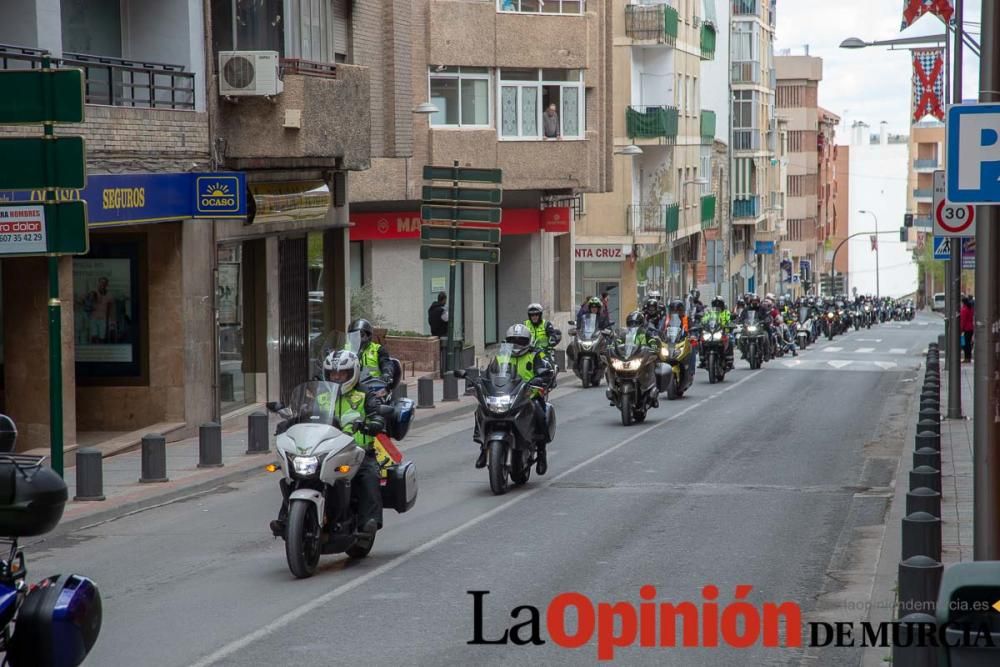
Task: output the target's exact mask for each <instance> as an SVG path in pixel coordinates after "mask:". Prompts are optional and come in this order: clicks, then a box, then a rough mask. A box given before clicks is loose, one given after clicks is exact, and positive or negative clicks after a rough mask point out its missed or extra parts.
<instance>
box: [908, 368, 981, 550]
mask: <svg viewBox="0 0 1000 667" xmlns="http://www.w3.org/2000/svg"><path fill="white" fill-rule="evenodd" d="M973 378H974V374H973V365H972V364H962V414H963V415H965V418H964V419H945V420H944V421H942V422H941V562H942V563H944V566H945V567H948V566H949V565H951V564H953V563H960V562H966V561H971V560H973V557H972V553H973V552H972V539H973V530H972V517H973V512H972V500H973V472H972V464H973V454H972V428H973V426H972V415H973V410H974V406H975V403H974V402H973V394H972V384H973ZM947 404H948V373H947V371H946V368H945V365H942V368H941V412H942V413H945V412H946V411H947ZM910 468H912V465H911V466H910ZM908 469H909V468H908Z"/></svg>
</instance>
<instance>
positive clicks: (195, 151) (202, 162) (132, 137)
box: [0, 104, 209, 173]
mask: <svg viewBox="0 0 1000 667" xmlns="http://www.w3.org/2000/svg"><path fill="white" fill-rule="evenodd" d="M85 117H86V121H85V122H84V123H83V124H81V125H58V126H56V134H57V135H59V134H64V135H78V136H82V137H83V138H84V140H85V141H86V147H87V164H88V168H89V169H90V170H92V171H94V172H95V173H102V172H111V173H116V172H142V171H192V170H196V169H207V168H208V166H209V148H208V114H206V113H199V112H193V111H174V110H169V109H136V108H131V107H106V106H96V105H90V104H88V105H87V107H86V110H85ZM41 132H42V131H41V127H40V126H39V127H37V128H35V127H28V126H0V136H16V135H33V134H41Z"/></svg>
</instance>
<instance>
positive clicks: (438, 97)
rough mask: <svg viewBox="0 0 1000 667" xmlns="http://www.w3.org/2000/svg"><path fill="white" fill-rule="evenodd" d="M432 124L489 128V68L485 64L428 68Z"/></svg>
mask: <svg viewBox="0 0 1000 667" xmlns="http://www.w3.org/2000/svg"><path fill="white" fill-rule="evenodd" d="M429 79H430V82H429V85H430V100H431V104H433V105H434V106H436V107H437V108H438V112H437V113H435V114H433V115H432V116H431V125H432V126H434V127H489V125H490V71H489V69H487V68H485V67H444V66H437V67H431V68H430V74H429Z"/></svg>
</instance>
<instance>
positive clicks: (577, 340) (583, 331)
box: [566, 313, 607, 389]
mask: <svg viewBox="0 0 1000 667" xmlns="http://www.w3.org/2000/svg"><path fill="white" fill-rule="evenodd" d="M574 324H575V325H576V328H575V329H571V330H570V332H569V333H570V335H571V336H573V340H571V341H570V343H569V345H568V346H567V347H566V358H567V360H568V361H569V366H570V368H572V369H573V373H574V374H575V375H576V376H577V377H578V378H580V382H582V383H583V388H584V389H587V388H588V387H597V386H599V385H600V384H601V377H603V375H604V372H605V365H606V361H605V354H604V353H605V350H606V349H607V343H606V340H607V337H606V335H605V332H604V331H601V330H600V329H598V328H597V315H594V314H593V313H588V314H586V315H584V316H583V317H582V318H580V321H579V322H570V325H571V326H572V325H574Z"/></svg>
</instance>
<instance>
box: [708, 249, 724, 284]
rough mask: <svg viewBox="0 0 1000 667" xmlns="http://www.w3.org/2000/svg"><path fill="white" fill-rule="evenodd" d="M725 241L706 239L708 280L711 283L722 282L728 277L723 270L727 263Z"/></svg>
mask: <svg viewBox="0 0 1000 667" xmlns="http://www.w3.org/2000/svg"><path fill="white" fill-rule="evenodd" d="M725 243H726V242H725V241H721V240H719V241H705V267H706V269H707V271H706V276H705V277H706V281H707V282H709V283H721V282H722V281H724V280H725V279H726V274H725V272H724V270H723V267H724V265H725V261H724V259H725V258H724V256H723V253H724V252H725V248H726V246H725Z"/></svg>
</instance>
